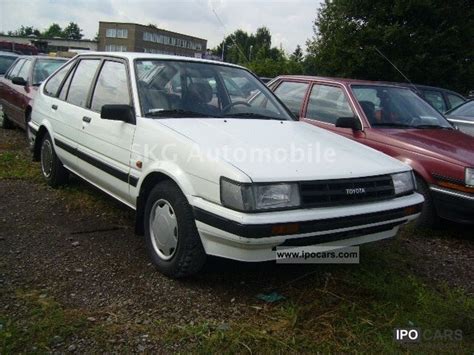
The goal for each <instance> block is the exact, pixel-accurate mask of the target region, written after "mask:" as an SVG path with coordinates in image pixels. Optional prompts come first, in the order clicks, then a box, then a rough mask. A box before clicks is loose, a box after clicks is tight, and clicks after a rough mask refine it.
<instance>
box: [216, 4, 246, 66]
mask: <svg viewBox="0 0 474 355" xmlns="http://www.w3.org/2000/svg"><path fill="white" fill-rule="evenodd" d="M210 5H211V9H212V12H213V13H214V15H215V16H216V19H217V21H218V22H219V23H220V25H221V26H222V28H223V29H224V41H222V61H224V47H225V37H226V36H225V33H226V32H227V28H226V27H225V25H224V22H222V20H221V18H220V17H219V15H218V14H217V12H216V10H215V9H214V6H213V5H212V3H210ZM228 37H230V39H231V41H232V42H233V43H234V46H235V47H236V48H237V49H238V51H239V52H240V54H242V55H243V56H244V59H245V61H246V62H247V63H250V61H249V60H248V58H247V56H246V55H245V53H244V51H243V50H242V48H240V46H239V44H238V43H237V41H236V40H235V38H234V37H233V36H232V35H230V36H228Z"/></svg>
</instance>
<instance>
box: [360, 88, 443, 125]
mask: <svg viewBox="0 0 474 355" xmlns="http://www.w3.org/2000/svg"><path fill="white" fill-rule="evenodd" d="M352 91H353V92H354V94H355V96H356V98H357V100H358V101H359V104H360V106H361V107H362V109H363V110H364V113H365V115H366V117H367V119H368V120H369V122H370V124H371V126H372V127H380V128H384V127H385V128H390V127H392V128H394V127H395V128H420V129H427V128H444V129H452V126H451V125H450V124H449V122H448V121H447V120H446V119H445V118H444V117H443V115H441V114H440V113H439V112H438V111H436V110H435V109H434V108H433V107H432V106H431V105H430V104H428V103H427V102H426V101H424V100H423V99H422V98H420V97H419V96H418V95H416V94H415V93H414V92H413V91H411V90H410V89H405V88H398V87H391V86H377V85H353V86H352Z"/></svg>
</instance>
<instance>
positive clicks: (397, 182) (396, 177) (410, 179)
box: [392, 171, 415, 195]
mask: <svg viewBox="0 0 474 355" xmlns="http://www.w3.org/2000/svg"><path fill="white" fill-rule="evenodd" d="M392 180H393V187H394V188H395V195H405V194H408V193H410V192H413V191H414V190H415V177H414V176H413V172H411V171H406V172H404V173H398V174H392Z"/></svg>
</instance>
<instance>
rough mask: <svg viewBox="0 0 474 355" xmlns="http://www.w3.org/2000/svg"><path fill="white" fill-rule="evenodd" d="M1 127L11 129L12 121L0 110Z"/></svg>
mask: <svg viewBox="0 0 474 355" xmlns="http://www.w3.org/2000/svg"><path fill="white" fill-rule="evenodd" d="M2 116H3V117H2V128H3V129H12V128H13V127H14V125H13V122H12V121H10V120H9V119H8V117H7V115H6V114H5V112H2Z"/></svg>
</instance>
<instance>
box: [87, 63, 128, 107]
mask: <svg viewBox="0 0 474 355" xmlns="http://www.w3.org/2000/svg"><path fill="white" fill-rule="evenodd" d="M108 104H123V105H125V104H130V96H129V91H128V81H127V72H126V70H125V65H124V64H123V63H119V62H112V61H106V62H105V63H104V65H103V67H102V69H101V71H100V74H99V77H98V79H97V84H96V87H95V90H94V95H93V96H92V105H91V109H92V110H94V111H97V112H100V111H101V109H102V106H103V105H108Z"/></svg>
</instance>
